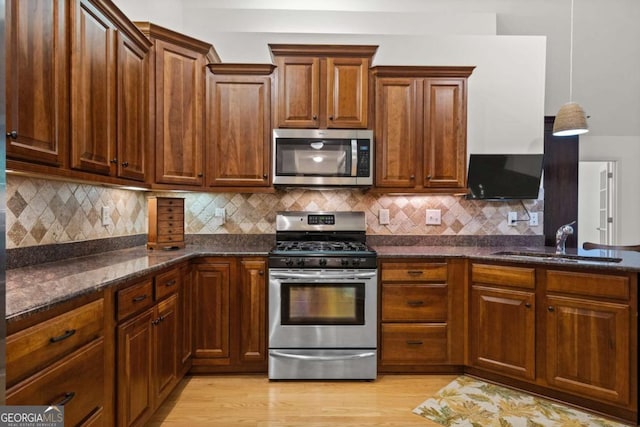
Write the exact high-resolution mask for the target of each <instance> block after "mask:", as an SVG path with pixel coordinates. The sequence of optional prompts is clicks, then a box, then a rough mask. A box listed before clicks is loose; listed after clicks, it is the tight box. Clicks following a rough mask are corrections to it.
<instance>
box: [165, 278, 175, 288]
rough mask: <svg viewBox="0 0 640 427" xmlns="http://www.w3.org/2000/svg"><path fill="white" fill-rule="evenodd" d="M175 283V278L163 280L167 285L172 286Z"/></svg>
mask: <svg viewBox="0 0 640 427" xmlns="http://www.w3.org/2000/svg"><path fill="white" fill-rule="evenodd" d="M175 284H176V279H173V280H167V281H166V282H164V285H165V286H167V287H169V286H173V285H175Z"/></svg>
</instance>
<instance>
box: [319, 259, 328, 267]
mask: <svg viewBox="0 0 640 427" xmlns="http://www.w3.org/2000/svg"><path fill="white" fill-rule="evenodd" d="M319 264H320V266H321V267H324V266H325V265H327V260H326V259H325V258H320V261H319Z"/></svg>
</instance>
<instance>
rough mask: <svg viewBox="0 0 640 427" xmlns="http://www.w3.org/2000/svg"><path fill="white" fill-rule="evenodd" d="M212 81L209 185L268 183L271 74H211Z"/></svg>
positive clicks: (209, 120)
mask: <svg viewBox="0 0 640 427" xmlns="http://www.w3.org/2000/svg"><path fill="white" fill-rule="evenodd" d="M209 82H210V85H209V89H208V90H209V94H208V105H209V107H210V108H211V112H210V113H209V117H207V122H208V123H210V131H209V138H210V141H209V146H208V149H209V151H208V152H207V156H208V159H209V161H208V162H207V166H208V168H210V169H208V170H207V182H208V184H209V186H214V187H215V186H251V187H261V186H268V185H269V161H270V156H269V153H270V146H271V144H270V141H271V133H270V130H271V108H270V104H271V79H270V77H262V76H214V75H211V76H209Z"/></svg>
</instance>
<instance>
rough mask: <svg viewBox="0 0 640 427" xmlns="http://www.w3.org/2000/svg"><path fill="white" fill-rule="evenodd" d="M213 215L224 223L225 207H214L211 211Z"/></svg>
mask: <svg viewBox="0 0 640 427" xmlns="http://www.w3.org/2000/svg"><path fill="white" fill-rule="evenodd" d="M213 216H215V217H216V218H220V223H221V224H224V223H225V221H226V216H227V212H226V210H225V208H216V210H215V211H214V213H213Z"/></svg>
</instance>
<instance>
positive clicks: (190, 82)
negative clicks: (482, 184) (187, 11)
mask: <svg viewBox="0 0 640 427" xmlns="http://www.w3.org/2000/svg"><path fill="white" fill-rule="evenodd" d="M155 45H156V64H155V84H156V86H155V91H156V93H155V98H156V100H155V102H156V108H155V110H156V111H155V120H156V135H155V138H156V182H158V183H164V184H190V185H202V178H203V176H204V172H203V166H204V165H203V157H202V156H203V129H204V113H203V98H204V96H203V94H204V92H203V90H204V78H205V74H204V58H203V56H202V55H201V54H199V53H196V52H194V51H192V50H189V49H186V48H183V47H180V46H176V45H173V44H171V43H167V42H164V41H162V40H155Z"/></svg>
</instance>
